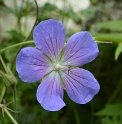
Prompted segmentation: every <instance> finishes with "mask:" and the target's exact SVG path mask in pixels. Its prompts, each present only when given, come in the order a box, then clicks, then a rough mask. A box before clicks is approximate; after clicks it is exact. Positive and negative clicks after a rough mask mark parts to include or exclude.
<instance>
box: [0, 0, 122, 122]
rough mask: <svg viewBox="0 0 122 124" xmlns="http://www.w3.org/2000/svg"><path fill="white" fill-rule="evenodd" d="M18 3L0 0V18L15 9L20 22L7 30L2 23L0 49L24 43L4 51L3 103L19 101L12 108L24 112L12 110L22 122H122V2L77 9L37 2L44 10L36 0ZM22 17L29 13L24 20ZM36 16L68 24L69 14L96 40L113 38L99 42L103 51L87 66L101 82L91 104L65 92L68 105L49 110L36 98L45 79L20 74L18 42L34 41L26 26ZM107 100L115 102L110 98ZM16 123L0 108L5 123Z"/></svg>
mask: <svg viewBox="0 0 122 124" xmlns="http://www.w3.org/2000/svg"><path fill="white" fill-rule="evenodd" d="M7 2H9V1H7ZM13 2H14V4H13V6H12V7H11V6H7V5H6V4H5V1H4V0H1V1H0V17H1V15H2V17H3V18H4V15H5V16H6V14H7V15H9V14H10V15H11V14H12V15H13V16H14V17H16V24H15V27H12V26H11V25H10V26H9V27H11V29H10V28H9V30H8V28H7V30H3V29H2V28H1V27H2V26H3V25H1V23H0V50H3V49H5V48H11V46H12V45H16V44H19V43H20V45H18V46H16V47H12V48H11V49H6V50H5V51H3V52H1V53H0V55H1V56H2V60H3V62H4V64H3V62H2V61H1V60H0V97H1V94H2V92H3V89H4V87H5V86H7V87H6V91H5V94H4V92H3V96H2V97H1V98H2V104H4V103H8V102H10V101H13V100H14V102H13V103H12V104H10V105H9V108H11V109H12V110H15V111H21V112H20V113H18V114H16V113H11V114H12V116H13V117H14V118H15V119H16V120H17V121H18V123H19V124H122V90H121V89H122V87H121V86H122V85H121V82H122V57H121V52H122V15H121V3H120V2H118V1H117V0H113V1H110V0H109V1H103V0H91V5H90V7H88V8H87V9H84V10H79V11H78V12H75V11H74V10H73V8H72V7H71V6H69V3H68V2H67V1H65V0H64V5H63V6H62V8H63V9H61V8H58V7H57V6H56V5H55V4H54V3H48V2H47V3H46V4H44V5H38V8H39V11H38V13H37V6H36V4H35V3H34V1H32V0H20V1H17V0H13ZM17 2H20V4H19V5H18V4H16V3H17ZM37 2H38V1H37ZM54 2H56V1H54ZM77 4H81V3H77ZM8 5H9V4H8ZM76 7H77V6H76ZM81 9H82V8H81ZM37 15H38V17H37ZM116 16H117V17H116ZM30 17H31V18H30ZM113 17H114V18H113ZM115 17H116V18H115ZM23 18H25V22H23ZM32 18H33V19H34V20H36V18H37V21H36V24H37V23H38V22H40V21H42V20H45V19H49V18H53V19H57V20H59V21H62V23H64V24H65V27H67V25H68V20H69V19H70V20H72V21H73V22H74V24H75V25H77V27H80V28H81V29H83V30H87V31H90V32H91V33H92V34H93V36H94V37H95V38H96V40H98V41H112V42H113V44H109V45H108V44H107V45H106V44H99V51H100V54H99V56H98V58H97V59H96V60H94V62H91V63H90V64H89V65H84V68H85V69H88V70H90V71H91V72H92V73H93V74H94V75H95V77H96V78H97V80H98V82H99V83H100V86H101V89H100V92H99V94H97V95H96V96H95V97H94V98H93V100H92V102H90V103H88V104H86V105H78V104H76V103H74V102H72V101H71V100H70V99H69V97H68V96H67V94H66V93H65V95H64V100H65V102H66V104H67V106H66V107H64V108H63V109H62V110H60V111H58V112H48V111H46V110H44V109H43V108H42V107H41V106H40V104H39V103H38V102H37V100H36V97H35V96H36V90H37V87H38V85H39V83H40V82H37V83H32V84H31V85H30V84H27V83H24V82H22V81H21V80H20V79H19V77H18V74H17V72H16V69H15V66H16V63H15V57H16V54H17V53H18V51H19V50H20V48H19V46H21V43H23V41H24V40H25V39H27V40H32V32H31V30H28V28H27V23H28V24H29V22H28V21H30V20H31V19H32ZM0 21H1V20H0ZM34 23H35V22H33V24H31V25H29V27H33V26H35V25H34ZM5 25H6V24H5ZM71 26H72V25H71ZM3 27H4V26H3ZM22 27H24V31H22ZM73 28H74V29H73V32H74V33H75V31H76V30H77V29H76V27H73ZM1 29H2V30H1ZM66 30H67V29H66ZM79 31H80V30H79ZM1 32H2V33H1ZM29 33H30V35H29ZM2 34H4V35H2ZM71 35H72V32H71V31H69V34H68V35H67V38H69V36H71ZM24 45H25V44H24ZM26 45H27V46H32V45H33V44H28V43H27V44H26ZM23 47H24V46H23ZM114 55H115V56H114ZM118 58H119V59H118ZM115 60H117V61H115ZM13 84H14V85H13ZM118 87H119V88H118ZM111 96H112V100H111ZM0 101H1V99H0ZM108 101H110V102H109V103H108ZM112 102H113V103H112ZM104 106H105V107H104ZM11 123H12V122H11V121H10V119H9V117H8V116H7V115H6V113H5V117H2V113H1V112H0V124H11Z"/></svg>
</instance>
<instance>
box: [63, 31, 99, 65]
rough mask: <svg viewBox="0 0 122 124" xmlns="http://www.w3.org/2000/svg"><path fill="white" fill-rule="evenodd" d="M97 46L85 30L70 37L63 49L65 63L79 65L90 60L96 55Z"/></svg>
mask: <svg viewBox="0 0 122 124" xmlns="http://www.w3.org/2000/svg"><path fill="white" fill-rule="evenodd" d="M98 52H99V50H98V46H97V43H96V42H94V40H93V39H92V36H91V34H90V33H89V32H87V31H82V32H78V33H76V34H74V35H73V36H71V37H70V39H69V41H68V43H67V45H66V49H65V53H64V54H65V59H64V62H65V64H68V65H72V66H80V65H83V64H86V63H88V62H91V61H92V60H94V59H95V58H96V56H97V55H98Z"/></svg>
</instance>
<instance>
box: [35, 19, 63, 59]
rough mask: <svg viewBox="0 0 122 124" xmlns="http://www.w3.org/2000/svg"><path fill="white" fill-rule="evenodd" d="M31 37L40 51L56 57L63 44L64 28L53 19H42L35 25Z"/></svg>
mask: <svg viewBox="0 0 122 124" xmlns="http://www.w3.org/2000/svg"><path fill="white" fill-rule="evenodd" d="M33 38H34V42H35V44H36V46H37V47H38V48H39V49H41V51H42V52H44V53H45V54H47V55H48V56H50V57H53V58H56V57H57V56H58V54H59V53H60V51H61V50H62V48H63V46H64V41H65V28H64V26H63V25H62V24H61V23H60V22H59V21H56V20H53V19H49V20H46V21H42V22H40V23H39V24H38V25H37V26H36V27H35V29H34V33H33Z"/></svg>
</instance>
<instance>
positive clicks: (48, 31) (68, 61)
mask: <svg viewBox="0 0 122 124" xmlns="http://www.w3.org/2000/svg"><path fill="white" fill-rule="evenodd" d="M33 38H34V42H35V44H36V47H37V48H33V47H26V48H23V49H22V50H21V51H20V53H19V54H18V56H17V59H16V61H17V65H16V69H17V72H18V74H19V77H20V78H21V80H22V81H24V82H29V83H31V82H36V81H38V80H40V79H42V83H41V84H40V85H39V86H38V89H37V93H36V97H37V100H38V102H39V103H40V104H41V106H42V107H43V108H44V109H46V110H49V111H57V110H60V109H61V108H62V107H64V106H65V103H64V101H63V95H64V91H63V89H64V90H66V92H67V94H68V96H69V97H70V99H71V100H73V101H74V102H76V103H79V104H85V103H87V102H89V101H90V100H91V99H92V98H93V97H94V95H95V94H97V93H98V91H99V89H100V86H99V84H98V82H97V80H96V79H95V78H94V76H93V75H92V73H91V72H89V71H87V70H85V69H81V68H79V67H78V66H82V65H84V64H86V63H89V62H91V61H92V60H94V59H95V58H96V56H97V55H98V53H99V50H98V46H97V43H96V42H94V40H93V39H92V36H91V34H90V33H89V32H87V31H81V32H78V33H76V34H74V35H72V36H71V37H70V38H69V40H68V42H67V43H65V28H64V26H63V25H62V24H61V23H60V22H58V21H56V20H53V19H49V20H46V21H42V22H40V23H39V24H38V25H37V26H36V27H35V29H34V32H33Z"/></svg>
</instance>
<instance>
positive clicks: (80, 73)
mask: <svg viewBox="0 0 122 124" xmlns="http://www.w3.org/2000/svg"><path fill="white" fill-rule="evenodd" d="M62 79H63V82H64V85H65V88H66V92H67V93H68V96H69V97H70V98H71V99H72V100H73V101H74V102H76V103H79V104H85V103H87V102H89V101H90V100H91V99H92V98H93V97H94V95H95V94H97V93H98V91H99V89H100V86H99V84H98V82H97V80H96V79H95V78H94V76H93V75H92V73H91V72H89V71H87V70H84V69H80V68H75V69H71V70H69V71H65V72H63V73H62Z"/></svg>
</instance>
